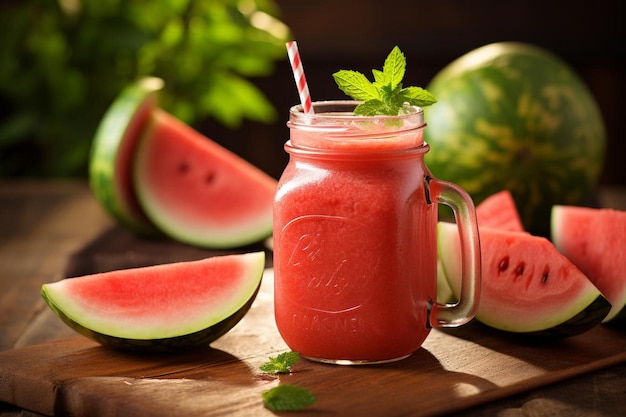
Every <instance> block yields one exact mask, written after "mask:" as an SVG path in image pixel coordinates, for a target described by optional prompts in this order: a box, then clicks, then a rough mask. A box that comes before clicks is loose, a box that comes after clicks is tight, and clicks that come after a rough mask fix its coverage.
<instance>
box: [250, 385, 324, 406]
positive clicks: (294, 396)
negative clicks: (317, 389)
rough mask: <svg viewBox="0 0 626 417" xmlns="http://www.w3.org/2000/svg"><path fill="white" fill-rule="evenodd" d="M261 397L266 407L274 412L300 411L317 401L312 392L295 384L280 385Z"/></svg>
mask: <svg viewBox="0 0 626 417" xmlns="http://www.w3.org/2000/svg"><path fill="white" fill-rule="evenodd" d="M261 397H262V398H263V404H264V405H265V407H266V408H268V409H270V410H272V411H299V410H302V409H303V408H305V407H308V406H309V405H311V404H313V403H314V402H315V401H317V399H316V398H315V396H314V395H313V394H312V393H311V391H309V390H308V389H306V388H303V387H301V386H299V385H293V384H292V385H290V384H283V385H278V386H276V387H274V388H272V389H271V390H269V391H265V392H264V393H262V394H261Z"/></svg>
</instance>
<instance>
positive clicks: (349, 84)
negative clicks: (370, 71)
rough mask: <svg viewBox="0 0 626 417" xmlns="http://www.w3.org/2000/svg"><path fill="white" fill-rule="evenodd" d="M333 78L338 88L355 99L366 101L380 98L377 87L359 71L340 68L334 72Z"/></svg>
mask: <svg viewBox="0 0 626 417" xmlns="http://www.w3.org/2000/svg"><path fill="white" fill-rule="evenodd" d="M333 78H334V79H335V82H336V83H337V85H338V86H339V89H341V91H343V92H344V93H345V94H346V95H348V96H350V97H352V98H354V99H355V100H362V101H367V100H375V99H378V98H380V97H379V94H378V89H377V88H376V87H375V86H374V85H373V84H372V83H371V82H370V81H369V80H368V79H367V77H365V75H363V74H361V73H360V72H357V71H346V70H342V71H338V72H336V73H334V74H333Z"/></svg>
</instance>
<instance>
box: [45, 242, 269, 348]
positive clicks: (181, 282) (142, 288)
mask: <svg viewBox="0 0 626 417" xmlns="http://www.w3.org/2000/svg"><path fill="white" fill-rule="evenodd" d="M233 266H234V268H233ZM264 267H265V253H264V252H262V251H260V252H251V253H244V254H237V255H224V256H216V257H212V258H207V259H203V260H199V261H187V262H179V263H173V264H164V265H157V266H151V267H143V268H134V269H127V270H120V271H113V272H107V273H103V274H95V275H90V276H84V277H78V278H69V279H65V280H61V281H58V282H55V283H51V284H44V285H43V286H42V290H41V294H42V297H43V298H44V300H45V301H46V303H47V304H48V306H49V307H50V309H51V310H52V311H53V312H54V313H55V314H56V315H57V316H58V317H59V318H60V319H61V320H62V321H63V322H64V323H65V324H67V325H68V326H69V327H71V328H72V329H74V330H75V331H76V332H78V333H80V334H82V335H84V336H86V337H88V338H90V339H92V340H94V341H96V342H98V343H100V344H102V345H103V346H105V347H109V348H113V349H120V350H130V351H145V352H175V351H180V350H184V349H191V348H196V347H202V346H208V345H209V344H210V343H212V342H213V341H215V340H217V339H218V338H220V337H221V336H223V335H224V334H226V333H227V332H228V331H229V330H231V329H232V328H233V327H234V326H235V325H236V324H237V323H238V322H239V321H240V320H241V319H242V318H243V317H244V316H245V315H246V313H247V312H248V310H249V309H250V307H251V306H252V303H253V302H254V300H255V298H256V295H257V293H258V291H259V288H260V285H261V280H262V276H263V271H264ZM181 268H182V269H181ZM181 271H183V272H184V273H185V274H189V276H190V277H192V278H193V279H196V278H197V277H198V276H200V277H201V280H203V281H202V282H208V281H207V280H219V283H220V285H222V286H224V285H225V286H229V285H231V284H230V283H231V282H235V283H237V286H236V288H233V289H232V290H230V291H227V292H226V293H223V294H227V298H225V299H222V300H217V301H216V298H218V297H220V294H207V293H206V291H205V292H204V293H203V295H202V296H201V297H200V298H199V297H196V296H192V297H188V298H192V299H190V300H186V299H182V300H176V299H175V298H176V294H177V290H178V289H181V288H184V287H185V286H187V288H186V289H184V291H187V294H189V293H190V291H191V292H195V293H199V292H201V290H202V289H201V288H197V289H194V288H190V287H189V283H188V282H187V281H186V280H185V277H184V276H183V277H182V278H181V277H179V276H176V279H171V278H167V277H168V274H177V275H180V273H181ZM233 274H235V275H236V276H235V275H233ZM171 276H172V275H170V277H171ZM161 279H165V280H168V281H167V284H168V285H171V287H170V288H166V293H163V294H162V297H160V298H159V299H156V300H155V299H154V296H152V297H150V295H149V294H152V295H153V293H151V292H150V291H149V290H148V291H147V292H146V288H149V287H150V286H152V285H159V281H160V280H161ZM81 280H82V281H81ZM86 280H92V283H93V282H94V280H100V282H99V283H97V282H96V285H100V286H102V288H103V291H107V290H106V286H117V285H122V284H121V283H122V282H123V281H125V284H124V285H125V287H124V288H125V290H126V291H127V293H128V292H132V293H136V294H134V295H132V296H131V297H145V299H146V300H147V301H148V303H150V305H149V306H146V307H144V308H152V311H153V312H154V317H151V316H150V314H151V313H150V312H148V313H147V314H146V312H145V310H142V311H141V313H139V312H138V310H137V309H138V308H139V307H137V306H136V305H134V304H133V305H130V304H129V305H122V306H121V307H120V305H119V303H115V302H113V303H111V304H109V303H108V302H107V301H106V300H101V301H100V302H98V303H97V305H95V304H96V303H92V304H89V303H88V302H87V301H88V299H81V291H82V289H83V288H89V287H86V286H85V285H86V284H87V281H86ZM129 283H130V284H131V285H128V284H129ZM81 287H82V288H81ZM90 288H91V290H93V288H94V287H93V286H91V287H90ZM95 288H96V289H97V288H98V287H97V286H96V287H95ZM85 291H87V290H85ZM148 298H151V300H148ZM169 298H172V299H173V303H174V304H172V300H169ZM140 302H141V301H140ZM184 302H188V303H187V304H184ZM177 306H178V307H177ZM138 315H141V318H139V319H138V318H137V316H138Z"/></svg>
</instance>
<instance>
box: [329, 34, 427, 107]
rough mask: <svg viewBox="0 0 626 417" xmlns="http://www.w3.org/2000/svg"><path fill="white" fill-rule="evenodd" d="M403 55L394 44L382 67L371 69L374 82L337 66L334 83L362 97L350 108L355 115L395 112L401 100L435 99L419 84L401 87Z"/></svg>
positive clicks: (411, 102)
mask: <svg viewBox="0 0 626 417" xmlns="http://www.w3.org/2000/svg"><path fill="white" fill-rule="evenodd" d="M405 72H406V57H405V56H404V54H403V53H402V51H400V48H398V47H397V46H395V47H394V48H393V49H392V50H391V52H390V53H389V55H387V58H386V59H385V62H384V64H383V70H382V71H380V70H376V69H374V70H372V74H373V75H374V82H371V81H370V80H368V79H367V77H366V76H365V75H363V74H362V73H360V72H358V71H350V70H341V71H337V72H336V73H334V74H333V78H334V79H335V82H336V83H337V86H338V87H339V89H340V90H341V91H343V92H344V93H345V94H346V95H348V96H350V97H352V98H353V99H354V100H358V101H363V103H361V104H359V105H358V106H357V107H356V108H355V109H354V114H355V115H359V116H376V115H385V116H397V115H399V114H400V113H401V111H402V108H403V107H404V105H405V103H408V104H409V105H411V106H418V107H425V106H430V105H432V104H434V103H436V102H437V99H435V97H434V96H433V95H432V94H431V93H430V92H429V91H427V90H425V89H423V88H421V87H406V88H403V87H402V79H403V78H404V74H405Z"/></svg>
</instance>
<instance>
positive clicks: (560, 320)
mask: <svg viewBox="0 0 626 417" xmlns="http://www.w3.org/2000/svg"><path fill="white" fill-rule="evenodd" d="M479 231H480V244H481V255H482V271H483V276H482V289H481V298H480V303H479V307H478V311H477V313H476V318H477V319H478V320H479V321H480V322H482V323H484V324H486V325H488V326H491V327H493V328H496V329H500V330H505V331H509V332H516V333H527V334H529V333H533V334H537V335H552V336H573V335H576V334H579V333H582V332H584V331H587V330H589V329H590V328H592V327H594V326H595V325H597V324H599V323H600V322H601V321H602V319H604V317H605V316H606V315H607V313H608V312H609V310H610V308H611V305H610V304H609V302H608V301H607V300H606V299H605V298H604V297H603V296H602V295H601V293H600V291H599V290H598V289H597V288H596V287H595V286H594V285H593V284H592V283H591V282H590V281H589V280H588V279H587V277H586V276H585V275H584V274H583V273H582V272H580V270H578V268H576V267H575V266H574V265H573V264H572V263H571V262H570V261H569V260H568V259H567V258H566V257H565V256H563V255H562V254H561V253H559V252H558V250H557V249H556V248H555V247H554V245H552V243H550V241H549V240H547V239H545V238H543V237H538V236H532V235H530V234H529V233H520V232H511V231H505V230H498V229H492V228H488V227H481V228H480V230H479ZM438 241H439V253H440V255H441V262H442V264H443V267H444V270H445V274H446V276H447V277H448V280H449V281H450V286H451V287H452V290H453V292H454V293H455V296H456V297H458V296H459V293H458V289H459V288H460V274H461V248H460V241H459V238H458V233H457V231H456V226H455V225H454V224H451V223H444V222H439V225H438Z"/></svg>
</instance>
